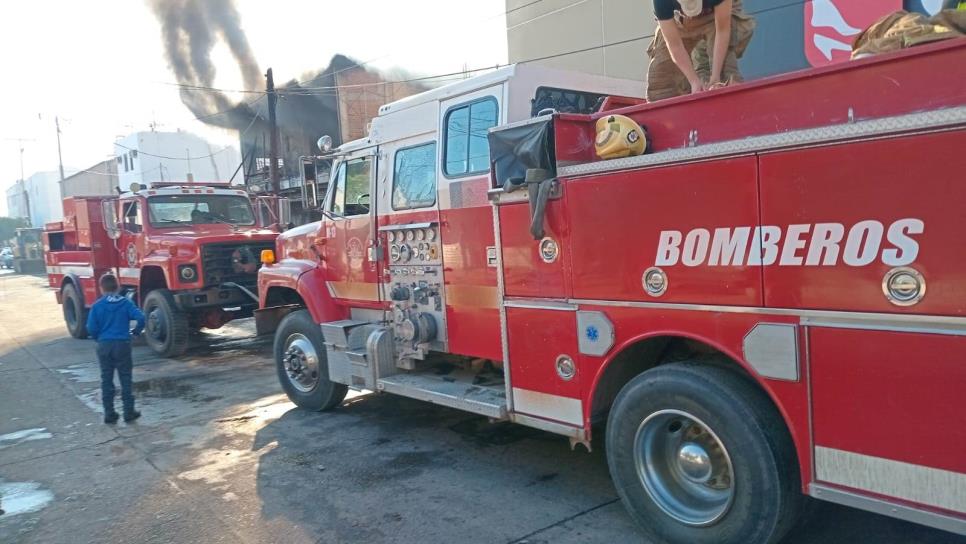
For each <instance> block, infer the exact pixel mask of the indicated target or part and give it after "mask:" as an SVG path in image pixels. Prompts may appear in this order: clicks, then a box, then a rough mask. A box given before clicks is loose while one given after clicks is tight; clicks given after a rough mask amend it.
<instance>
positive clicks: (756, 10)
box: [506, 0, 956, 81]
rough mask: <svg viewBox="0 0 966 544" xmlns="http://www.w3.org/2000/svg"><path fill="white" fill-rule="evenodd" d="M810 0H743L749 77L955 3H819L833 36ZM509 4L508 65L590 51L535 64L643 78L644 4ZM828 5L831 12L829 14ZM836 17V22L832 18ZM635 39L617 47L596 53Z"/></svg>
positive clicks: (610, 0)
mask: <svg viewBox="0 0 966 544" xmlns="http://www.w3.org/2000/svg"><path fill="white" fill-rule="evenodd" d="M811 1H812V0H802V1H801V2H777V1H776V0H744V6H745V11H746V12H748V13H751V14H753V15H754V16H755V18H756V19H757V22H758V28H757V30H756V31H755V37H754V39H752V41H751V44H750V46H749V48H748V51H747V52H746V54H745V57H744V58H743V59H742V60H741V70H742V73H743V74H744V75H745V77H746V78H747V79H754V78H759V77H764V76H769V75H774V74H780V73H785V72H789V71H793V70H801V69H803V68H808V67H810V66H821V65H824V64H828V63H830V62H839V61H843V60H847V59H848V49H849V47H850V45H851V43H852V40H853V39H854V37H855V35H856V34H857V33H858V29H862V28H865V27H866V26H868V25H869V24H871V23H872V22H874V21H875V20H876V19H878V18H879V17H881V16H883V15H885V14H887V13H890V12H892V11H895V10H897V9H902V8H905V9H907V10H910V11H918V12H921V13H929V14H931V13H935V12H936V11H938V10H939V9H940V8H942V7H943V6H944V5H945V6H946V7H949V6H952V5H953V4H955V3H956V0H822V3H823V7H822V9H821V10H819V12H818V13H819V14H821V15H824V16H826V17H827V16H828V14H829V12H830V11H832V12H835V11H837V12H838V13H839V14H840V15H841V18H842V20H844V21H845V22H846V25H845V27H843V28H844V29H845V30H846V32H845V33H844V34H839V33H838V32H837V31H836V30H835V29H834V28H833V26H834V25H833V24H832V23H831V22H830V21H829V20H819V19H820V17H817V16H815V15H813V16H812V17H811V18H809V17H807V15H808V14H812V13H813V10H812V9H811V7H812V6H810V5H808V4H809V2H811ZM531 3H532V0H507V1H506V9H507V12H508V13H507V42H508V46H509V47H508V51H509V56H510V62H520V61H524V60H530V59H536V58H541V57H545V56H549V55H555V54H559V53H566V52H570V51H577V50H582V49H585V48H594V49H591V50H590V51H587V52H581V53H575V54H568V55H564V56H561V57H557V58H553V59H549V60H540V61H538V62H540V63H541V64H546V65H548V66H553V67H557V68H563V69H567V70H575V71H581V72H587V73H592V74H603V75H608V76H614V77H621V78H627V79H637V80H641V81H643V80H644V78H645V75H646V74H647V64H648V59H647V54H646V51H647V46H648V45H649V44H650V41H651V36H652V35H653V33H654V30H655V27H656V21H655V20H654V15H653V3H652V2H651V1H650V0H543V1H541V2H537V3H535V4H533V5H528V4H531ZM830 8H831V9H830ZM833 19H834V18H833ZM624 40H633V41H630V42H629V43H626V44H622V45H613V46H610V47H604V48H601V47H600V46H601V45H602V44H614V43H616V42H621V41H624ZM830 40H835V42H840V45H836V47H837V48H841V49H836V51H835V54H834V55H828V51H827V50H826V52H825V53H826V55H825V56H826V57H827V58H823V56H822V53H821V52H820V51H818V50H819V49H821V48H822V47H825V48H827V47H828V45H827V44H828V43H830Z"/></svg>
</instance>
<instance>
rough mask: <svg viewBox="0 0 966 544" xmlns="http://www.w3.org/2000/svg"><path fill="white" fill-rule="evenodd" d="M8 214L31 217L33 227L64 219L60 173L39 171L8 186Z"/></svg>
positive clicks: (10, 215)
mask: <svg viewBox="0 0 966 544" xmlns="http://www.w3.org/2000/svg"><path fill="white" fill-rule="evenodd" d="M7 215H8V216H9V217H22V218H25V219H29V220H30V226H32V227H42V226H44V224H46V223H50V222H53V221H60V220H61V219H63V217H64V208H63V204H62V203H61V200H60V173H58V172H37V173H36V174H34V175H32V176H30V177H28V178H27V179H25V180H18V181H17V182H16V183H14V184H13V185H12V186H10V187H8V188H7Z"/></svg>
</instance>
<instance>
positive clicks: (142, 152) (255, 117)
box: [114, 114, 259, 161]
mask: <svg viewBox="0 0 966 544" xmlns="http://www.w3.org/2000/svg"><path fill="white" fill-rule="evenodd" d="M258 117H259V116H258V114H255V115H253V116H252V122H251V123H248V126H247V127H246V128H245V130H243V131H241V132H240V133H239V134H238V137H239V138H241V137H242V136H244V135H245V133H246V132H248V131H249V130H250V129H251V128H252V126H254V125H255V120H256V119H258ZM114 145H116V146H118V147H123V148H124V149H127V150H128V151H137V153H138V155H146V156H148V157H154V158H156V159H168V160H172V161H191V160H200V159H208V158H211V157H214V156H215V155H217V154H219V153H223V152H224V151H225V150H227V149H228V148H230V147H231V145H226V146H225V147H223V148H221V149H219V150H218V151H215V152H214V153H209V154H208V155H202V156H199V157H169V156H167V155H156V154H154V153H148V152H147V151H141V150H138V149H134V148H132V147H128V146H126V145H124V144H119V143H117V142H114Z"/></svg>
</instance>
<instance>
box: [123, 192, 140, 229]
mask: <svg viewBox="0 0 966 544" xmlns="http://www.w3.org/2000/svg"><path fill="white" fill-rule="evenodd" d="M123 226H124V230H126V231H128V232H135V233H137V232H141V230H142V228H141V214H140V213H138V202H137V201H136V200H135V201H133V202H125V203H124V222H123Z"/></svg>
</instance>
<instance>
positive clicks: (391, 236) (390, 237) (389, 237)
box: [386, 231, 396, 243]
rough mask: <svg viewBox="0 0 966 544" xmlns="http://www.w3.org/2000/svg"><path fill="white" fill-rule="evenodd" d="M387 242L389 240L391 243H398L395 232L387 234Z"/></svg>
mask: <svg viewBox="0 0 966 544" xmlns="http://www.w3.org/2000/svg"><path fill="white" fill-rule="evenodd" d="M386 240H388V241H389V242H390V243H392V242H395V241H396V233H395V232H393V231H389V232H387V233H386Z"/></svg>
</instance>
